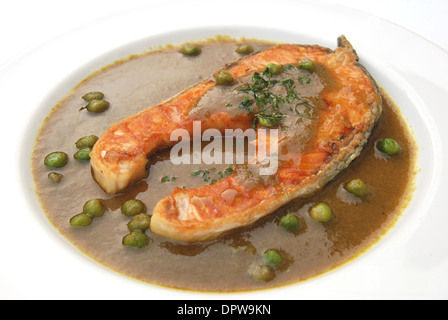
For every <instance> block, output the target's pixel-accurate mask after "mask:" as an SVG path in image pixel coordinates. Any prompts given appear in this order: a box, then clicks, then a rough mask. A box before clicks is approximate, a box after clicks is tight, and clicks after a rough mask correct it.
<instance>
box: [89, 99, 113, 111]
mask: <svg viewBox="0 0 448 320" xmlns="http://www.w3.org/2000/svg"><path fill="white" fill-rule="evenodd" d="M86 108H87V111H89V112H93V113H101V112H104V111H106V110H107V109H109V102H107V101H105V100H92V101H90V102H89V104H88V105H87V107H86Z"/></svg>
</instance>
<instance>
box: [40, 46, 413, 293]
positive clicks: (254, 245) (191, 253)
mask: <svg viewBox="0 0 448 320" xmlns="http://www.w3.org/2000/svg"><path fill="white" fill-rule="evenodd" d="M251 43H252V44H253V46H254V47H255V49H256V50H261V49H263V48H266V47H267V46H269V45H270V44H269V43H266V42H262V41H251ZM237 44H238V42H237V41H233V40H226V41H209V42H207V43H202V44H201V45H202V52H201V55H200V56H198V57H185V56H183V55H182V54H180V53H179V50H178V49H177V48H168V49H165V50H161V51H156V52H150V53H147V54H142V55H138V56H132V57H130V58H128V59H124V60H123V61H120V62H117V63H115V64H112V65H111V66H108V67H106V68H104V69H102V70H100V71H98V72H96V73H94V74H93V75H91V76H90V77H88V78H87V79H86V80H84V81H83V82H81V83H80V84H78V85H77V86H76V87H75V88H74V89H73V90H72V91H71V92H70V93H68V95H67V96H66V97H65V98H64V99H62V100H61V102H60V103H58V105H56V106H55V107H54V108H53V110H52V112H51V113H50V114H49V116H48V117H47V119H46V120H45V121H44V123H43V126H42V128H41V130H40V132H39V134H38V136H37V138H36V143H35V148H34V151H33V156H32V169H33V176H34V180H35V186H36V193H37V195H38V197H39V199H40V201H41V204H42V207H43V209H44V211H45V213H46V215H47V216H48V219H49V220H50V221H51V223H52V224H53V225H54V226H55V228H57V229H58V230H59V232H60V233H61V234H62V235H64V237H65V238H66V239H67V240H68V241H70V242H71V243H72V244H73V245H74V246H76V247H77V248H78V249H79V250H80V251H82V252H84V253H85V254H86V255H88V256H90V257H91V258H92V259H94V260H96V261H98V262H99V263H101V264H103V265H105V266H107V267H109V268H111V269H113V270H116V271H118V272H119V273H122V274H124V275H127V276H130V277H133V278H136V279H139V280H141V281H144V282H149V283H153V284H158V285H163V286H168V287H174V288H181V289H188V290H201V291H223V292H225V291H241V290H255V289H261V288H269V287H277V286H281V285H286V284H291V283H295V282H299V281H301V280H305V279H309V278H311V277H314V276H317V275H319V274H321V273H323V272H326V271H329V270H331V269H334V268H335V267H337V266H340V265H341V264H343V263H345V262H347V261H350V260H351V259H353V258H355V257H356V256H358V255H359V254H360V253H362V252H363V251H365V250H366V249H368V248H369V247H370V246H371V245H372V244H374V243H376V242H377V241H378V240H379V239H380V238H381V236H382V235H383V234H384V233H385V232H386V231H388V230H389V229H390V228H391V227H392V226H393V224H394V222H395V221H396V220H397V218H398V217H399V216H400V214H401V213H402V211H403V209H404V207H405V206H406V204H407V201H408V200H409V198H410V197H411V194H412V191H413V190H412V182H413V176H414V158H415V153H416V146H415V142H414V140H413V139H412V136H411V133H410V132H409V130H408V128H407V125H406V122H405V121H404V120H403V118H402V116H401V114H400V112H399V108H398V107H397V106H395V105H394V104H393V102H392V100H391V99H390V98H388V97H387V95H385V94H384V102H383V114H382V115H381V118H380V120H379V122H378V125H377V127H376V128H375V129H374V131H373V133H372V136H371V138H370V140H369V143H368V145H367V146H366V148H365V149H364V151H363V152H362V154H361V155H360V157H359V158H358V159H357V160H355V162H354V163H352V164H351V165H350V166H349V168H348V169H347V170H345V171H344V172H342V173H340V174H339V175H338V176H337V178H336V179H335V180H334V181H332V182H331V183H329V184H328V185H327V186H326V187H325V188H324V189H323V190H322V191H321V192H319V193H318V194H317V195H315V196H313V197H311V198H308V199H301V200H295V201H292V202H290V203H289V204H287V205H286V206H284V207H283V208H281V209H279V210H278V211H277V212H275V213H273V214H271V215H269V216H267V217H265V218H263V219H261V220H260V221H259V222H257V223H256V224H255V225H253V226H250V227H246V228H243V229H239V230H235V231H232V232H230V233H228V234H226V235H225V236H224V237H222V238H220V239H217V240H214V241H209V242H204V243H194V244H183V243H177V242H174V241H170V240H168V239H164V238H161V237H158V236H156V235H154V234H151V232H150V231H148V232H147V233H148V235H149V237H150V243H149V244H148V245H147V246H146V247H144V248H142V249H133V248H127V247H123V245H122V238H123V236H125V235H126V234H127V233H128V230H127V223H128V222H129V220H130V218H129V217H125V216H123V215H122V214H121V213H120V209H119V208H120V206H121V204H122V203H123V202H124V201H125V200H127V199H133V198H137V199H140V200H142V201H143V202H144V203H145V204H146V206H147V208H148V213H149V214H150V213H151V209H152V208H153V207H154V206H155V205H156V203H157V201H158V200H159V199H161V198H163V197H165V196H167V195H169V194H170V193H171V191H172V190H173V188H174V187H176V186H178V187H185V188H192V187H197V186H201V185H204V184H207V183H210V181H211V180H213V179H216V178H217V177H219V172H224V171H225V169H226V168H227V167H228V165H208V166H207V165H204V164H192V165H188V166H187V165H184V166H174V165H173V164H172V163H171V162H170V160H169V150H164V151H161V152H159V153H158V154H156V155H155V156H153V157H152V159H151V165H150V168H149V176H148V178H147V179H144V180H142V181H140V182H138V183H137V184H136V185H134V186H133V187H132V188H131V189H130V190H129V191H127V192H125V193H123V194H119V195H115V196H111V195H106V194H105V193H104V192H103V191H102V190H101V189H100V188H99V187H98V185H97V184H96V183H95V182H94V181H93V179H92V177H91V172H90V166H89V163H88V162H80V161H76V160H74V159H73V158H71V159H70V160H69V163H68V164H67V165H66V166H65V167H64V168H61V169H58V170H50V169H48V168H46V167H45V166H44V165H43V159H44V157H45V156H46V155H47V154H48V153H50V152H52V151H56V150H58V151H64V152H66V153H67V154H69V156H71V155H72V154H74V153H75V152H76V150H77V149H76V147H75V142H76V141H77V140H78V139H79V138H80V137H83V136H86V135H92V134H93V135H97V136H100V135H101V134H102V133H103V132H104V131H105V130H107V128H108V127H109V126H110V125H112V124H114V123H116V122H118V121H119V120H121V119H122V118H124V117H126V116H128V115H131V114H134V113H136V112H138V111H140V110H143V109H145V108H147V107H150V106H152V105H155V104H157V103H159V102H160V101H164V100H166V99H168V98H170V97H171V96H173V95H175V94H176V93H178V92H179V91H181V90H183V89H185V88H186V87H189V86H191V85H193V84H195V83H197V82H198V81H201V80H203V79H206V78H208V77H210V75H211V74H212V73H213V72H214V71H215V70H217V69H218V68H220V67H221V66H222V65H224V64H226V63H230V62H232V61H234V60H235V59H237V58H240V57H241V56H240V55H239V54H237V53H236V52H235V48H236V47H237ZM319 70H320V69H319ZM321 73H322V74H321V75H319V77H320V79H327V80H328V83H325V85H326V86H334V85H336V84H334V83H331V77H329V76H328V75H324V73H325V70H324V69H322V70H321ZM90 91H101V92H103V93H105V95H106V97H105V99H107V100H108V101H109V102H110V104H111V106H110V108H109V109H108V110H107V111H106V112H104V113H103V114H97V115H92V114H89V113H87V112H86V111H85V110H81V111H80V110H79V109H80V108H81V107H83V106H84V105H85V103H84V101H83V100H82V99H81V97H82V96H83V95H84V94H85V93H87V92H90ZM303 94H308V95H309V96H312V95H315V92H308V93H305V92H304V93H303ZM209 98H210V97H207V98H204V99H209ZM211 99H213V97H211ZM317 100H318V99H317ZM317 100H316V102H315V103H316V104H317V103H318V101H317ZM199 108H201V106H200V105H199ZM220 108H226V106H225V105H224V106H220ZM198 114H199V116H200V112H199V113H198ZM385 137H392V138H394V139H395V140H397V141H398V142H399V143H400V146H401V152H400V153H399V154H398V155H397V156H395V157H393V158H387V157H384V156H382V155H381V154H379V153H378V152H377V151H376V147H375V144H376V142H377V141H378V140H379V139H382V138H385ZM205 169H207V170H208V172H209V174H208V176H207V177H208V178H209V179H204V176H203V175H197V176H192V175H191V173H192V172H195V171H197V170H205ZM50 171H58V172H60V173H62V174H63V175H64V178H63V179H62V181H61V182H60V183H57V184H56V183H52V182H50V181H49V180H48V178H47V174H48V172H50ZM164 176H175V177H176V180H174V181H170V182H161V178H162V177H164ZM391 177H393V178H391ZM354 178H361V179H362V180H363V181H364V182H365V183H366V184H367V185H368V187H369V194H368V196H367V197H365V198H364V199H362V200H361V201H360V200H357V199H353V198H352V197H350V195H347V194H346V192H345V191H344V190H343V188H341V186H343V185H344V184H345V183H347V182H348V181H350V180H351V179H354ZM231 196H232V195H231V194H229V197H231ZM92 198H98V199H102V201H103V203H104V205H105V206H106V208H107V211H106V214H105V215H104V216H103V217H101V218H98V219H95V220H94V221H93V223H92V225H90V226H88V227H85V228H73V227H71V226H70V225H69V220H70V218H71V217H72V216H74V215H75V214H77V213H79V212H81V211H82V206H83V204H84V203H85V202H86V201H87V200H89V199H92ZM319 202H326V203H327V204H329V205H330V206H331V207H332V209H333V211H334V218H333V220H332V221H330V222H329V223H326V224H321V223H318V222H316V221H314V220H312V219H311V218H310V216H309V214H308V209H309V207H310V206H311V205H313V204H315V203H319ZM290 212H291V213H294V214H295V215H297V216H298V218H299V222H300V227H299V229H298V230H297V231H295V232H293V233H290V232H287V231H285V230H283V229H282V228H280V227H279V226H278V225H277V223H278V220H279V218H280V217H281V216H282V215H284V214H285V213H290ZM271 248H276V249H277V250H279V251H280V252H281V254H282V256H283V257H284V259H285V262H284V263H283V265H282V266H281V267H280V268H279V269H278V270H277V271H276V273H275V277H274V278H273V279H272V280H270V281H254V280H253V279H251V278H250V277H249V276H248V274H247V270H248V268H249V266H250V265H251V264H253V263H254V262H256V261H257V260H258V259H260V256H261V255H262V253H263V252H264V251H266V250H267V249H271Z"/></svg>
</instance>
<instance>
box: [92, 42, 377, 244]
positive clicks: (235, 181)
mask: <svg viewBox="0 0 448 320" xmlns="http://www.w3.org/2000/svg"><path fill="white" fill-rule="evenodd" d="M358 60H359V58H358V55H357V54H356V52H355V50H354V49H353V47H352V45H351V44H350V43H349V41H348V40H347V39H346V38H345V37H344V36H341V37H339V38H338V47H337V48H336V49H335V50H331V49H328V48H325V47H322V46H319V45H296V44H278V45H274V46H272V47H269V48H267V49H265V50H263V51H260V52H256V53H253V54H250V55H248V56H245V57H243V58H241V59H238V60H236V61H235V62H233V63H231V64H228V65H225V66H223V67H222V68H221V69H220V70H217V71H216V72H215V73H214V74H213V75H211V76H210V78H208V79H205V80H203V81H201V82H199V83H198V84H196V85H193V86H191V87H189V88H187V89H185V90H184V91H182V92H180V93H179V94H177V95H175V96H174V97H172V98H170V99H168V100H166V101H163V102H161V103H160V104H158V105H155V106H151V107H149V108H147V109H145V110H143V111H141V112H139V113H137V114H134V115H131V116H129V117H127V118H125V119H123V120H121V121H120V122H118V123H116V124H114V125H112V126H111V127H110V128H109V129H108V130H107V131H106V132H105V133H104V134H103V135H102V136H101V137H100V138H99V139H98V141H97V142H96V144H95V145H94V147H93V149H92V152H91V154H90V158H91V160H90V163H91V169H92V175H93V178H94V180H95V181H96V182H97V183H98V185H99V186H100V187H101V188H102V189H103V190H104V191H105V192H106V193H109V194H115V193H120V192H123V191H124V190H126V189H127V188H129V187H130V186H132V185H133V184H134V183H136V182H137V181H139V180H141V179H144V178H145V177H147V175H148V162H149V160H148V159H149V158H150V157H151V155H153V154H154V153H155V152H157V151H159V150H161V149H164V148H169V147H173V146H174V145H175V144H176V143H177V141H172V139H171V134H172V132H173V131H175V130H176V129H181V130H184V131H185V132H188V133H189V134H193V131H194V124H195V123H198V122H199V123H200V125H201V126H200V128H201V130H202V131H201V132H205V130H208V129H217V130H218V131H219V132H222V133H223V134H224V133H225V132H226V131H227V130H228V129H234V130H237V129H241V130H249V129H250V130H254V132H255V140H254V141H253V142H254V143H255V145H256V147H255V149H256V151H257V152H255V153H256V154H257V155H259V154H262V153H260V152H258V151H260V150H262V149H263V150H264V151H266V150H269V152H268V153H267V155H266V156H265V158H264V159H260V158H258V160H259V161H257V159H254V158H250V159H249V160H248V161H246V162H245V163H236V164H232V165H231V167H230V168H231V170H229V172H228V174H227V175H226V176H225V177H222V179H220V180H219V181H217V182H216V183H214V184H209V185H204V186H200V187H197V188H191V189H183V188H175V189H174V190H173V192H172V193H171V194H170V195H168V196H167V197H165V198H162V199H160V200H159V202H158V203H157V205H156V206H155V208H154V210H153V212H152V217H151V227H150V228H151V232H153V233H154V234H157V235H159V236H162V237H166V238H169V239H172V240H175V241H184V242H196V241H208V240H213V239H215V238H217V237H219V236H221V235H222V234H224V233H226V232H228V231H230V230H233V229H236V228H240V227H243V226H248V225H251V224H253V223H254V222H256V221H257V220H259V219H260V218H262V217H264V216H266V215H268V214H270V213H273V212H274V211H275V210H277V209H279V208H280V207H282V206H283V205H285V204H286V203H288V202H290V201H291V200H293V199H296V198H305V197H309V196H311V195H313V194H314V193H316V192H318V191H319V190H320V189H321V188H322V187H323V186H324V185H326V184H327V183H328V182H329V181H331V180H332V179H333V178H334V177H335V176H336V175H337V174H338V173H340V172H341V171H342V170H344V169H345V168H346V167H347V166H348V165H349V164H350V163H351V162H352V161H353V160H354V159H356V158H357V157H358V155H359V154H360V153H361V151H362V149H363V148H364V146H365V144H366V142H367V140H368V138H369V136H370V133H371V131H372V130H373V128H374V126H375V124H376V122H377V120H378V118H379V116H380V114H381V111H382V101H381V94H380V91H379V89H378V87H377V85H376V83H375V81H374V79H373V78H372V77H371V76H370V74H369V73H368V71H367V70H366V69H365V68H364V67H363V66H362V65H361V64H360V63H359V62H358ZM222 79H224V81H223V80H222ZM261 138H265V139H261ZM255 158H257V157H256V156H255ZM261 160H263V161H261ZM274 164H275V166H274ZM268 168H271V169H272V168H273V170H271V171H269V170H266V171H267V172H268V173H267V174H261V172H263V171H262V170H263V169H268ZM266 171H265V172H266ZM149 187H150V188H151V186H149Z"/></svg>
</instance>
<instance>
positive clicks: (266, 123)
mask: <svg viewBox="0 0 448 320" xmlns="http://www.w3.org/2000/svg"><path fill="white" fill-rule="evenodd" d="M258 124H259V125H260V126H263V127H266V128H271V127H273V126H275V123H274V122H272V121H271V120H269V119H268V118H263V117H258Z"/></svg>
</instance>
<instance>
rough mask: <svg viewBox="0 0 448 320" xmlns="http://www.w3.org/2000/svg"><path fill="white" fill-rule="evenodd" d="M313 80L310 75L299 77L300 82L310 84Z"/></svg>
mask: <svg viewBox="0 0 448 320" xmlns="http://www.w3.org/2000/svg"><path fill="white" fill-rule="evenodd" d="M310 82H311V79H310V78H308V77H299V83H300V84H308V83H310Z"/></svg>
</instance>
